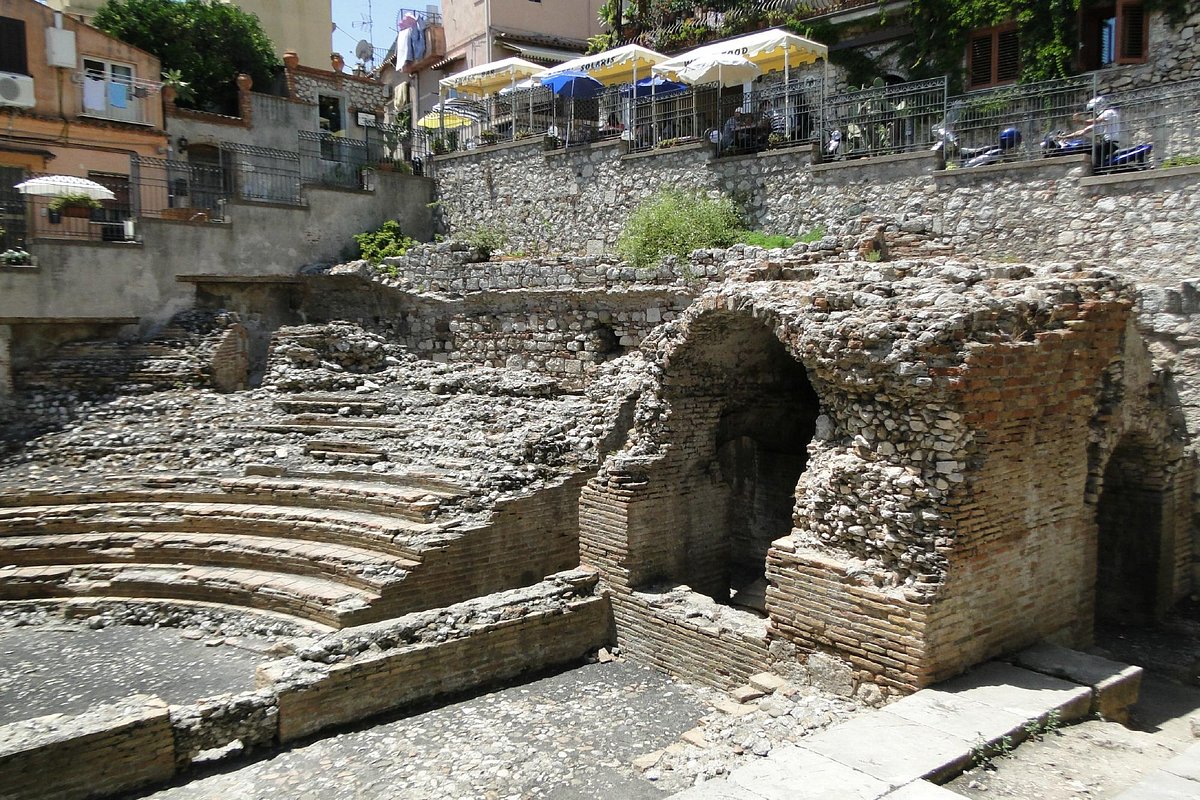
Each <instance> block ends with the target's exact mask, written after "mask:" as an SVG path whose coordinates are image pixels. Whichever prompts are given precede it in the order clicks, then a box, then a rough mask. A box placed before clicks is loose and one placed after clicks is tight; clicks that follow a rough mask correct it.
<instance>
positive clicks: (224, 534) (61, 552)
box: [0, 474, 545, 628]
mask: <svg viewBox="0 0 1200 800" xmlns="http://www.w3.org/2000/svg"><path fill="white" fill-rule="evenodd" d="M355 477H359V476H355V475H353V474H349V475H346V476H344V477H340V478H330V477H327V476H322V477H314V476H302V477H296V476H270V475H247V476H246V477H241V478H228V479H211V478H204V477H191V476H174V477H169V478H160V479H157V480H148V481H141V482H140V485H132V484H131V485H130V486H128V487H123V488H97V489H92V490H71V491H66V490H64V491H49V492H36V493H29V492H18V491H6V492H0V600H4V601H27V600H43V599H52V598H78V597H96V598H154V599H157V600H164V599H166V600H171V599H173V600H186V601H201V602H209V603H218V604H226V605H233V606H240V607H243V608H247V609H258V610H263V611H272V612H282V613H285V614H288V615H291V616H294V617H297V618H300V619H302V620H305V621H307V622H309V623H315V624H317V625H320V626H329V627H334V628H341V627H346V626H352V625H359V624H363V623H366V622H373V621H377V620H380V619H386V618H389V617H393V616H396V615H398V614H403V613H407V612H409V611H414V610H420V609H424V608H434V607H440V606H443V605H447V604H450V603H454V602H458V601H461V600H465V599H468V598H470V597H473V596H475V595H476V594H477V593H478V591H480V590H483V591H492V590H496V589H500V588H508V587H510V586H514V585H519V584H521V583H528V582H531V581H532V580H537V579H540V578H541V577H542V575H543V574H545V573H542V572H541V571H540V567H537V566H536V565H535V569H533V570H520V569H518V568H517V567H518V566H519V565H515V564H514V565H509V567H505V565H504V564H503V563H496V562H503V561H504V556H503V553H504V552H507V551H508V550H509V549H511V544H512V542H510V541H507V540H503V537H506V536H511V535H512V531H511V530H504V529H503V526H500V527H497V526H495V525H493V524H490V523H488V524H474V525H472V524H463V521H462V520H461V519H458V518H457V517H455V516H454V514H453V507H454V502H455V501H456V500H457V499H458V498H459V497H461V491H460V490H458V489H457V488H456V487H454V486H453V485H452V484H450V483H447V482H445V481H443V480H438V479H436V478H430V477H429V476H409V477H407V478H392V481H391V482H390V483H379V482H378V477H377V476H361V477H360V479H358V480H355V479H354V478H355ZM368 480H370V481H372V482H368ZM512 527H514V526H510V528H512ZM497 537H500V538H499V539H498V538H497ZM489 563H492V564H493V565H494V566H495V569H490V570H489V569H487V567H488V566H489ZM535 572H536V574H534V573H535Z"/></svg>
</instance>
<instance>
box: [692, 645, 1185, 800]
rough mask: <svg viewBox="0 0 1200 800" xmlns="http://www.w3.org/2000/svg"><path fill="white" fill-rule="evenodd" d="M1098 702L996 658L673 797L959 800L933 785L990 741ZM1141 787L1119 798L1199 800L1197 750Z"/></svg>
mask: <svg viewBox="0 0 1200 800" xmlns="http://www.w3.org/2000/svg"><path fill="white" fill-rule="evenodd" d="M1109 663H1111V662H1109ZM1092 705H1093V689H1092V687H1091V686H1082V685H1079V684H1077V683H1071V682H1068V681H1064V680H1060V679H1058V678H1052V677H1049V676H1047V675H1043V674H1041V673H1038V672H1033V671H1030V670H1026V669H1021V668H1019V667H1015V666H1011V665H1009V664H1001V663H995V662H993V663H989V664H985V665H983V666H981V667H979V668H977V669H975V670H973V671H971V672H970V673H969V674H967V675H964V676H961V677H959V678H956V679H954V680H951V681H947V682H946V683H942V684H939V685H938V686H936V687H934V688H930V689H925V690H924V691H921V692H918V693H916V694H914V695H911V696H909V697H906V698H904V699H902V700H899V701H897V702H895V703H892V704H891V705H889V706H887V707H886V708H883V709H880V710H878V711H874V712H872V713H869V714H864V715H862V716H859V717H856V718H854V719H852V720H850V721H849V722H846V723H843V724H841V725H838V726H836V727H834V728H830V729H829V730H826V731H824V732H821V733H817V734H815V735H813V736H811V737H809V738H807V739H805V740H804V742H803V743H802V744H799V745H793V746H788V747H782V748H776V749H775V750H773V751H771V754H770V755H769V756H768V757H766V758H764V759H762V760H761V761H758V762H756V763H753V764H750V765H748V766H745V767H741V768H739V769H736V770H734V771H733V772H732V773H731V774H730V775H729V777H728V778H727V779H725V780H714V781H709V782H707V783H704V784H701V785H699V786H696V787H693V788H691V789H688V790H687V791H684V792H681V793H679V794H676V795H673V798H675V800H785V798H786V800H880V799H881V798H886V799H887V800H938V799H939V798H942V799H943V800H951V799H952V798H959V797H960V795H958V794H955V793H954V792H952V791H950V790H948V789H943V788H941V787H940V786H937V785H935V783H934V782H936V781H940V780H945V779H947V778H949V777H952V776H953V775H956V774H958V773H959V772H960V771H961V770H962V769H963V768H965V767H967V766H969V765H970V763H971V761H972V759H973V758H974V757H976V756H977V755H978V754H980V753H981V752H985V749H986V748H987V747H988V746H989V745H991V746H993V747H997V748H999V749H1001V750H1003V749H1004V748H1006V747H1010V746H1015V744H1016V743H1017V742H1019V741H1020V740H1021V739H1023V738H1024V737H1025V736H1026V735H1027V733H1028V732H1029V731H1030V730H1036V729H1037V728H1038V726H1040V725H1043V724H1045V723H1046V722H1047V720H1048V719H1051V718H1052V719H1054V720H1057V721H1060V722H1067V721H1070V720H1074V719H1078V718H1080V717H1082V716H1085V715H1086V714H1088V713H1089V712H1090V710H1091V709H1092ZM1051 724H1054V723H1053V722H1052V723H1051ZM931 781H934V782H931ZM1143 784H1146V785H1147V788H1146V789H1145V790H1142V789H1141V788H1140V787H1141V786H1142V784H1139V786H1138V787H1135V788H1134V789H1131V790H1130V792H1127V793H1126V794H1123V795H1121V797H1122V798H1124V800H1149V798H1156V799H1157V800H1168V799H1170V800H1173V799H1174V798H1177V797H1178V798H1185V797H1186V798H1190V800H1195V798H1196V797H1200V746H1198V747H1193V748H1192V749H1191V750H1189V751H1187V753H1185V754H1184V755H1183V756H1180V757H1179V758H1178V759H1176V760H1175V761H1172V762H1171V763H1170V764H1169V765H1167V767H1165V768H1164V769H1163V770H1160V771H1159V772H1157V773H1154V774H1153V775H1151V776H1149V777H1148V778H1147V779H1146V780H1145V781H1143ZM1138 791H1143V793H1141V794H1138V793H1136V792H1138ZM1170 792H1176V793H1175V794H1172V793H1170ZM1178 792H1184V793H1178Z"/></svg>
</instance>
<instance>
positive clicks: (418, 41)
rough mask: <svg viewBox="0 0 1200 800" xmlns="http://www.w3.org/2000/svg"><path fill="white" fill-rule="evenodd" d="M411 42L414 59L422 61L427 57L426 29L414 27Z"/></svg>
mask: <svg viewBox="0 0 1200 800" xmlns="http://www.w3.org/2000/svg"><path fill="white" fill-rule="evenodd" d="M409 42H411V44H412V60H413V61H420V60H421V59H422V58H424V57H425V31H423V30H421V29H420V28H413V33H412V36H411V37H409Z"/></svg>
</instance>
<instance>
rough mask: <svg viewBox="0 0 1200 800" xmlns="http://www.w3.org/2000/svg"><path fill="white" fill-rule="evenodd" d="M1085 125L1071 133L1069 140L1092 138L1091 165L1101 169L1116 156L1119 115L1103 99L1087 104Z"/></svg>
mask: <svg viewBox="0 0 1200 800" xmlns="http://www.w3.org/2000/svg"><path fill="white" fill-rule="evenodd" d="M1086 108H1087V116H1086V117H1085V119H1086V120H1087V124H1085V125H1084V126H1083V127H1082V128H1080V129H1079V130H1077V131H1075V132H1073V133H1071V134H1070V135H1069V136H1070V137H1071V138H1075V137H1079V136H1089V135H1090V136H1092V137H1093V142H1094V144H1093V145H1092V164H1093V165H1094V166H1096V167H1102V166H1104V165H1105V164H1107V163H1108V161H1109V159H1111V158H1112V157H1113V155H1115V154H1116V152H1117V148H1118V147H1120V145H1119V142H1120V141H1121V115H1120V114H1119V113H1118V112H1117V110H1116V109H1115V108H1113V107H1112V106H1110V105H1109V104H1108V101H1107V100H1106V99H1104V98H1103V97H1093V98H1092V99H1091V100H1088V102H1087V106H1086Z"/></svg>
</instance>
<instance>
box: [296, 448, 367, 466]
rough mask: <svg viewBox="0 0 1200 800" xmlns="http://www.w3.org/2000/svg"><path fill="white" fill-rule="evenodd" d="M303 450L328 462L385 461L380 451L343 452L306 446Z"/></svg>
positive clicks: (359, 462)
mask: <svg viewBox="0 0 1200 800" xmlns="http://www.w3.org/2000/svg"><path fill="white" fill-rule="evenodd" d="M305 452H306V454H307V455H309V456H311V457H312V458H315V459H316V460H317V461H325V462H327V463H330V464H378V463H379V462H381V461H387V456H385V455H383V454H382V453H345V452H340V451H337V450H313V449H308V448H305Z"/></svg>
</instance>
